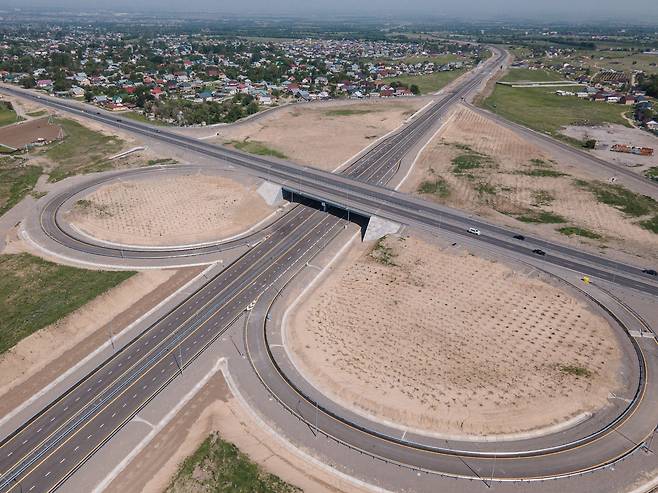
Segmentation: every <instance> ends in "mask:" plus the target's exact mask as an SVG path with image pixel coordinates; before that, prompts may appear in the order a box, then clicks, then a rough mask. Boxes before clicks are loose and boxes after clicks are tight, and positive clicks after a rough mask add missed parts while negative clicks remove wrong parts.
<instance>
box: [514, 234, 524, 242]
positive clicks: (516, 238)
mask: <svg viewBox="0 0 658 493" xmlns="http://www.w3.org/2000/svg"><path fill="white" fill-rule="evenodd" d="M512 238H514V239H515V240H521V241H523V240H525V236H523V235H514V236H513V237H512Z"/></svg>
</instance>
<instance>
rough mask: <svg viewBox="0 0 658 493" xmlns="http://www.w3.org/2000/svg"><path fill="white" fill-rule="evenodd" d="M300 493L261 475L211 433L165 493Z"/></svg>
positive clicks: (226, 443)
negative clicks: (195, 492) (204, 492)
mask: <svg viewBox="0 0 658 493" xmlns="http://www.w3.org/2000/svg"><path fill="white" fill-rule="evenodd" d="M190 491H208V492H216V493H229V492H230V493H301V491H302V490H300V489H299V488H297V487H295V486H293V485H291V484H288V483H286V482H284V481H282V480H281V479H279V478H278V477H276V476H274V475H273V474H269V473H267V472H265V471H263V470H262V469H261V468H260V467H259V466H258V465H257V464H254V463H253V462H251V460H249V457H247V456H246V455H245V454H243V453H242V452H240V451H239V450H238V448H237V447H236V446H235V445H233V444H232V443H229V442H226V441H224V440H222V439H221V438H220V437H219V435H218V434H216V433H213V434H211V435H210V436H209V437H208V438H206V439H205V440H204V442H203V443H202V444H201V445H200V446H199V448H198V449H197V450H196V451H195V452H194V454H192V455H191V456H189V457H188V458H187V459H185V461H184V462H183V463H182V465H181V466H180V469H179V470H178V472H177V474H176V476H175V477H174V479H173V481H172V482H171V484H170V485H169V486H168V487H167V493H183V492H190Z"/></svg>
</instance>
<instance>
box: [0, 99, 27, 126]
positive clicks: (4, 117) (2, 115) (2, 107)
mask: <svg viewBox="0 0 658 493" xmlns="http://www.w3.org/2000/svg"><path fill="white" fill-rule="evenodd" d="M21 120H23V118H20V117H19V116H18V115H16V112H15V111H14V108H13V106H12V105H11V103H8V102H6V101H0V127H3V126H5V125H11V124H12V123H16V122H20V121H21Z"/></svg>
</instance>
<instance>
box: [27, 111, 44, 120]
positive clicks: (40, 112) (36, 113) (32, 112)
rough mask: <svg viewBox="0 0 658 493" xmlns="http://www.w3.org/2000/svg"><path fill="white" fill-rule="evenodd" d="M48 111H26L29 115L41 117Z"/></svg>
mask: <svg viewBox="0 0 658 493" xmlns="http://www.w3.org/2000/svg"><path fill="white" fill-rule="evenodd" d="M47 114H48V112H47V111H46V110H38V111H31V112H30V113H26V115H27V116H31V117H32V118H39V117H40V116H46V115H47Z"/></svg>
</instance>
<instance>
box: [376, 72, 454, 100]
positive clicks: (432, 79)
mask: <svg viewBox="0 0 658 493" xmlns="http://www.w3.org/2000/svg"><path fill="white" fill-rule="evenodd" d="M464 72H465V71H464V70H450V71H447V72H434V73H432V74H423V75H406V76H401V77H389V78H386V79H382V82H384V83H386V84H391V85H393V84H395V83H396V82H397V83H399V84H400V85H402V86H406V87H409V88H411V90H412V91H413V88H412V86H416V87H417V88H418V93H419V94H428V93H431V92H436V91H439V90H440V89H442V88H443V87H445V86H447V85H448V84H450V83H451V82H452V81H453V80H455V79H456V78H457V77H459V76H460V75H462V74H463V73H464Z"/></svg>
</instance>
